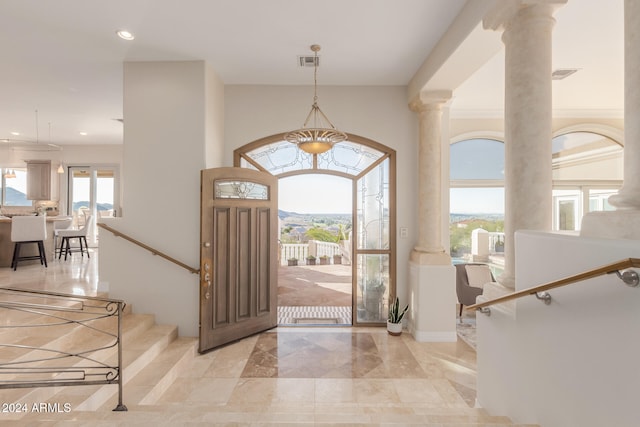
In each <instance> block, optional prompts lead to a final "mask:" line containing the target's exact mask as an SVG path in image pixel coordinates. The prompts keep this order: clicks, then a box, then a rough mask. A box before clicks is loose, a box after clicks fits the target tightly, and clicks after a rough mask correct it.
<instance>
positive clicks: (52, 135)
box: [0, 0, 623, 145]
mask: <svg viewBox="0 0 640 427" xmlns="http://www.w3.org/2000/svg"><path fill="white" fill-rule="evenodd" d="M471 1H477V0H471ZM499 1H503V0H499ZM464 3H465V0H400V1H397V0H396V1H392V0H348V1H347V0H316V1H310V0H109V1H104V0H55V1H44V0H2V1H0V52H1V53H2V66H0V100H1V101H0V139H4V138H10V139H24V140H29V141H35V139H36V138H38V141H39V142H40V143H43V142H44V143H46V142H53V143H56V144H62V145H64V144H85V143H86V144H113V143H121V142H122V124H121V123H120V122H118V121H116V120H114V119H120V118H122V63H123V62H124V61H161V60H205V61H207V62H208V63H210V64H211V65H212V67H213V68H214V69H215V70H216V71H217V73H218V74H219V76H220V77H221V78H222V80H223V81H224V82H225V84H273V85H309V84H312V81H313V80H312V78H313V71H312V69H311V68H306V69H303V68H299V67H298V66H297V56H298V55H308V54H311V51H310V50H309V45H311V44H313V43H317V44H320V45H321V46H322V51H321V52H320V56H321V61H322V62H321V64H322V65H321V67H320V69H319V71H318V80H319V84H320V85H407V84H408V83H409V81H410V80H411V78H412V77H413V76H414V74H415V73H416V71H417V70H418V68H419V67H420V65H421V64H422V63H423V61H424V60H425V58H427V56H428V55H429V53H430V51H431V49H432V48H433V47H434V46H435V45H436V43H437V42H438V40H439V39H440V37H441V36H442V34H443V33H444V31H445V30H446V29H447V27H448V26H449V25H450V24H451V22H452V20H453V19H454V18H455V16H456V15H457V14H458V12H459V11H460V9H461V8H462V7H463V5H464ZM556 18H557V21H558V22H557V25H556V29H555V39H554V49H555V50H554V66H557V67H575V68H580V69H581V70H580V71H579V72H578V73H576V74H574V75H573V76H571V77H569V78H567V79H566V80H565V81H562V82H555V83H554V90H555V91H556V92H555V93H554V103H557V104H556V106H557V108H559V109H562V110H566V109H572V110H586V109H588V110H593V109H596V110H606V111H618V112H619V111H621V109H622V75H623V74H622V48H623V45H622V0H613V1H611V0H607V1H606V2H605V1H602V0H569V3H568V4H567V5H565V6H563V7H562V8H561V9H560V10H559V11H558V12H557V14H556ZM121 28H126V29H128V30H130V31H132V32H133V33H134V34H135V35H136V39H135V40H134V41H132V42H126V41H123V40H121V39H119V38H117V37H116V35H115V31H116V30H117V29H121ZM502 69H503V59H502V58H501V57H500V55H498V56H497V57H496V58H494V59H492V60H491V61H489V63H487V65H486V66H485V67H484V68H483V69H481V70H479V71H478V73H476V75H474V76H473V77H471V78H470V79H469V80H467V81H466V82H465V83H464V84H463V85H462V86H461V87H460V88H459V90H456V91H455V99H454V102H453V108H454V109H455V110H458V111H459V112H461V113H462V114H471V115H472V114H475V112H478V111H484V112H486V111H499V110H501V109H502V92H503V90H504V89H503V85H502V76H503V71H502ZM36 110H37V111H38V114H37V116H38V123H39V126H38V128H37V130H38V134H37V135H36V113H35V111H36ZM49 129H50V130H49ZM81 131H83V132H87V134H88V135H86V136H81V135H80V134H79V133H80V132H81ZM11 132H20V135H19V136H15V135H12V134H11Z"/></svg>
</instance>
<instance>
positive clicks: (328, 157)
mask: <svg viewBox="0 0 640 427" xmlns="http://www.w3.org/2000/svg"><path fill="white" fill-rule="evenodd" d="M283 136H284V134H282V135H274V136H273V137H269V138H265V139H262V140H259V141H256V142H254V143H252V144H249V145H247V146H245V147H242V148H241V149H240V150H237V152H236V156H239V159H240V167H243V168H251V169H258V170H264V171H266V172H269V173H271V174H272V175H275V176H286V175H293V174H296V173H300V172H304V171H307V172H308V171H313V172H314V173H317V172H320V173H322V172H325V173H333V174H336V175H342V176H347V177H357V176H359V175H361V174H362V173H363V172H365V171H366V170H367V169H369V168H370V167H371V166H372V165H374V164H375V163H377V162H378V161H379V160H381V159H382V158H383V157H385V156H388V155H389V154H390V151H392V150H389V149H388V148H387V147H384V146H382V145H380V144H377V143H375V142H373V141H370V140H367V139H366V138H362V137H358V136H355V135H349V140H347V141H344V142H341V143H339V144H336V145H335V146H334V147H333V148H332V149H331V150H329V151H327V152H326V153H322V154H317V155H314V154H308V153H305V152H304V151H302V150H300V149H299V148H298V147H297V146H296V145H295V144H292V143H290V142H287V141H284V140H283ZM238 151H239V152H238Z"/></svg>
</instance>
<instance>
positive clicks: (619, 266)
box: [466, 258, 640, 310]
mask: <svg viewBox="0 0 640 427" xmlns="http://www.w3.org/2000/svg"><path fill="white" fill-rule="evenodd" d="M631 267H640V258H627V259H624V260H621V261H617V262H614V263H612V264H607V265H603V266H602V267H598V268H594V269H593V270H587V271H585V272H584V273H579V274H574V275H573V276H569V277H565V278H564V279H559V280H554V281H553V282H549V283H545V284H542V285H538V286H534V287H531V288H527V289H523V290H521V291H518V292H513V293H510V294H507V295H504V296H501V297H499V298H495V299H492V300H489V301H485V302H481V303H477V304H473V305H470V306H468V307H466V309H467V310H478V309H481V308H484V307H489V306H492V305H495V304H500V303H502V302H507V301H511V300H514V299H517V298H520V297H524V296H527V295H535V294H538V293H540V292H545V291H548V290H550V289H554V288H559V287H561V286H566V285H569V284H571V283H575V282H580V281H582V280H587V279H592V278H594V277H598V276H602V275H605V274H610V273H615V272H617V271H619V270H624V269H625V268H631Z"/></svg>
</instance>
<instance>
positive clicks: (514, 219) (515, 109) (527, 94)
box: [484, 0, 564, 289]
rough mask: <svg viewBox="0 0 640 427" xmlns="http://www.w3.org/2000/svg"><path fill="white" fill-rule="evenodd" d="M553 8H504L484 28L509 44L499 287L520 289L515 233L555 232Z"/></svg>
mask: <svg viewBox="0 0 640 427" xmlns="http://www.w3.org/2000/svg"><path fill="white" fill-rule="evenodd" d="M554 3H564V1H561V0H559V1H557V2H554V1H553V0H551V1H548V0H546V1H540V2H526V3H525V2H521V1H516V2H510V3H508V5H507V6H506V7H504V5H503V4H500V9H496V10H495V11H494V12H492V13H491V14H490V15H489V16H488V17H487V18H486V19H485V20H484V25H485V28H492V29H494V30H500V29H502V30H503V35H502V41H503V42H504V45H505V224H504V228H505V268H504V273H503V274H502V275H501V276H500V277H499V278H498V282H499V283H500V284H501V285H503V286H504V287H506V288H509V289H513V288H515V247H514V233H515V232H516V231H517V230H542V231H547V230H551V219H552V198H551V189H552V171H551V134H552V124H551V106H552V100H551V35H552V30H553V26H554V24H555V20H554V18H553V16H552V15H553V11H554V9H555V8H556V4H554Z"/></svg>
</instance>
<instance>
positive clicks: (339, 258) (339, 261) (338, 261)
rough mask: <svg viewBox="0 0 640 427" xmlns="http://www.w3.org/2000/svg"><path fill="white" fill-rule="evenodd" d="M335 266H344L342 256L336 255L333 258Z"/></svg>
mask: <svg viewBox="0 0 640 427" xmlns="http://www.w3.org/2000/svg"><path fill="white" fill-rule="evenodd" d="M333 263H334V264H342V255H334V256H333Z"/></svg>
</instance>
